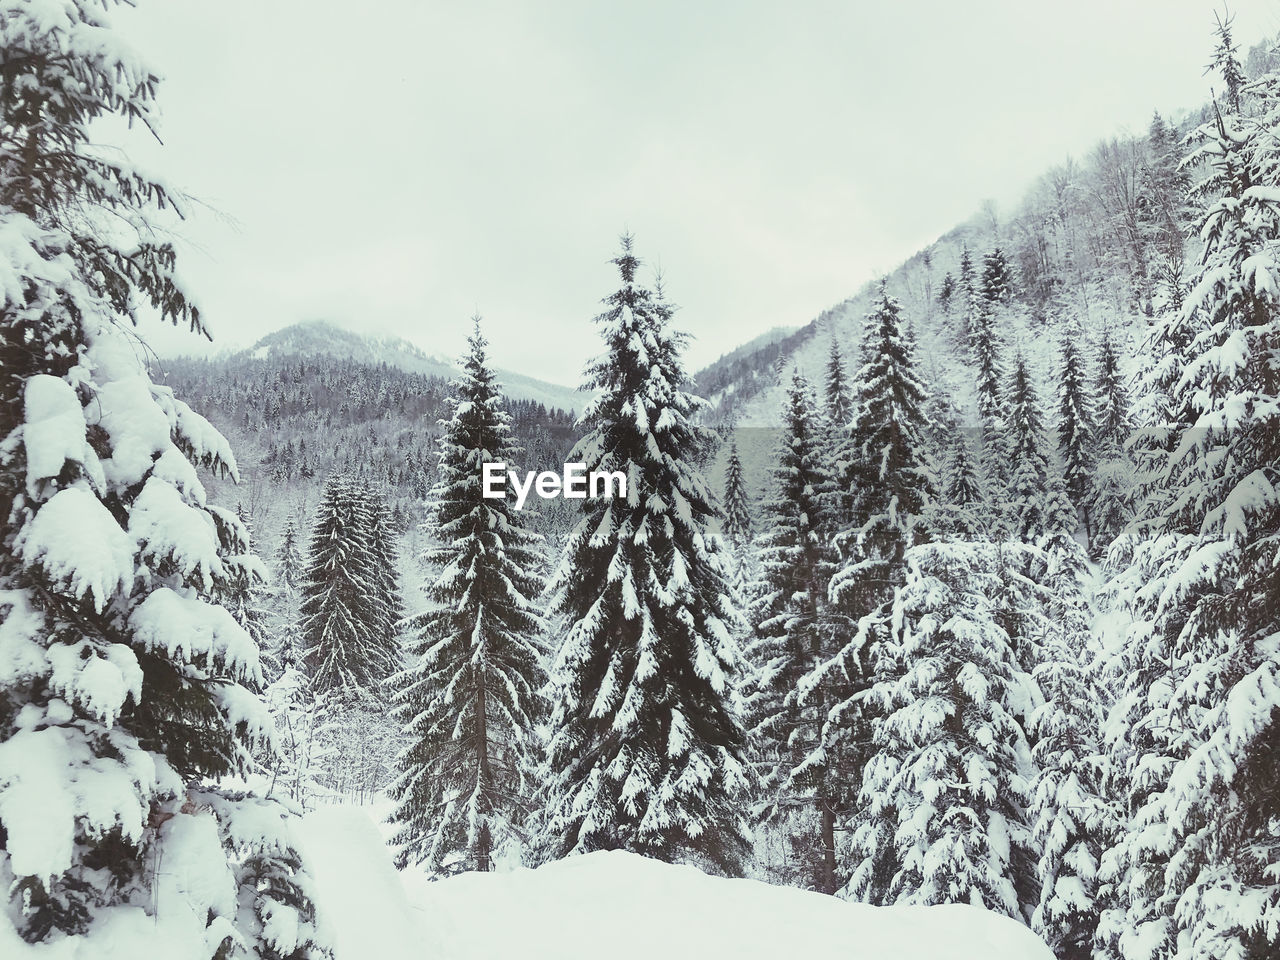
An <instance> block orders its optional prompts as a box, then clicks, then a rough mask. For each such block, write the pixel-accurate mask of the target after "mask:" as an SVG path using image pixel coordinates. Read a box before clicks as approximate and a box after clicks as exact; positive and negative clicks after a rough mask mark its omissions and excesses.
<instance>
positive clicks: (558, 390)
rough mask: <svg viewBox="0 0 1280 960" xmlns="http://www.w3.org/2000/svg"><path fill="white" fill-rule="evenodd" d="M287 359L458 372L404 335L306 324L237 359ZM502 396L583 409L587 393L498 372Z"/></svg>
mask: <svg viewBox="0 0 1280 960" xmlns="http://www.w3.org/2000/svg"><path fill="white" fill-rule="evenodd" d="M288 357H312V358H314V357H333V358H335V359H341V360H348V361H352V362H354V363H360V364H365V365H369V366H377V365H378V364H383V363H385V364H387V365H388V366H391V367H396V368H398V369H400V370H404V371H405V372H407V373H419V374H422V375H423V376H428V377H439V378H441V379H444V380H451V379H453V378H454V377H455V376H457V375H458V368H457V366H456V365H455V364H454V362H453V361H452V360H451V359H447V358H445V357H441V356H438V355H436V354H431V353H427V352H426V351H425V350H423V349H421V348H420V347H418V346H415V345H414V344H412V343H410V342H409V341H408V340H405V339H404V338H403V337H379V336H367V335H365V334H361V333H357V332H355V331H352V330H348V329H346V328H344V327H340V326H338V325H337V324H334V323H330V322H329V321H327V320H306V321H303V322H301V323H295V324H292V325H290V326H288V327H285V328H283V329H281V330H276V331H275V332H273V333H269V334H267V335H266V336H265V337H263V338H262V339H261V340H259V341H258V342H257V343H255V344H254V345H253V346H251V347H249V348H248V349H247V350H241V351H239V352H237V353H234V354H232V355H231V359H232V360H233V361H234V360H245V359H253V360H283V359H286V358H288ZM497 373H498V378H499V379H500V380H501V381H502V384H503V392H504V393H506V395H507V396H508V397H510V398H512V399H513V400H532V401H533V402H534V403H540V404H542V405H543V406H544V407H546V408H548V409H549V410H550V409H556V408H558V409H560V410H564V411H565V412H569V411H581V410H582V408H583V405H584V404H585V403H586V401H587V400H588V399H589V395H588V394H585V393H583V392H581V391H579V390H575V389H573V388H572V387H565V386H561V385H560V384H556V383H548V382H546V381H545V380H538V379H536V378H534V377H529V376H526V375H524V374H522V373H516V372H514V371H509V370H499V371H497Z"/></svg>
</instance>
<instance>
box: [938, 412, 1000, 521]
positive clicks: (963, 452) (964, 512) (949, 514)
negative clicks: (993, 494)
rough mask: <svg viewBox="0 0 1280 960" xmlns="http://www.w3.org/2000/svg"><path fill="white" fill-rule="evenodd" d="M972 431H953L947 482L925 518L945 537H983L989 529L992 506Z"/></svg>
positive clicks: (957, 429) (958, 429)
mask: <svg viewBox="0 0 1280 960" xmlns="http://www.w3.org/2000/svg"><path fill="white" fill-rule="evenodd" d="M968 433H969V431H966V430H964V429H961V428H956V429H955V430H954V431H953V433H952V441H951V451H950V459H949V462H948V464H947V473H946V483H945V485H944V487H943V489H942V495H941V496H940V497H939V498H938V502H937V503H936V504H935V505H934V508H933V510H932V511H931V512H929V513H928V514H927V519H926V521H925V523H926V526H928V527H929V528H930V530H931V531H933V532H934V533H936V535H937V536H938V537H939V538H941V539H952V540H982V539H985V538H986V535H987V533H988V532H989V531H988V528H989V526H990V523H989V519H988V513H989V506H990V505H989V503H988V500H987V495H986V490H985V489H984V488H983V483H982V473H981V468H980V466H979V464H978V461H977V459H976V458H975V457H974V456H973V451H972V449H971V447H970V443H969V437H968V435H967V434H968Z"/></svg>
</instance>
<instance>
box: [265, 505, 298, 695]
mask: <svg viewBox="0 0 1280 960" xmlns="http://www.w3.org/2000/svg"><path fill="white" fill-rule="evenodd" d="M304 564H305V561H304V560H303V557H302V548H301V546H299V543H298V524H297V520H296V519H295V518H294V517H293V515H292V514H290V515H289V516H288V517H286V518H285V522H284V531H283V532H282V533H281V536H280V549H279V552H278V553H277V554H276V565H275V574H276V576H275V595H274V597H273V601H274V602H273V607H274V612H275V617H274V619H273V623H272V631H273V633H274V634H275V638H276V658H277V659H278V660H279V662H280V666H281V668H282V669H288V668H290V667H294V668H296V667H298V666H300V665H301V660H302V631H301V627H300V620H301V617H302V613H301V609H300V605H301V598H302V582H303V575H304V573H305V570H304Z"/></svg>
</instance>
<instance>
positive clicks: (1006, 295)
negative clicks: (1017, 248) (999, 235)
mask: <svg viewBox="0 0 1280 960" xmlns="http://www.w3.org/2000/svg"><path fill="white" fill-rule="evenodd" d="M979 289H980V290H981V293H982V300H983V302H984V303H986V304H988V306H989V307H994V306H998V305H999V304H1004V303H1008V302H1009V301H1010V300H1012V299H1013V267H1011V266H1010V265H1009V261H1008V259H1006V257H1005V255H1004V252H1003V251H1002V250H1001V249H1000V248H999V247H996V248H995V249H994V250H992V251H991V252H990V253H988V254H987V255H986V256H985V257H983V258H982V281H981V285H980V288H979Z"/></svg>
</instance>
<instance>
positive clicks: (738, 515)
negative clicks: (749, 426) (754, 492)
mask: <svg viewBox="0 0 1280 960" xmlns="http://www.w3.org/2000/svg"><path fill="white" fill-rule="evenodd" d="M749 504H750V501H749V498H748V497H747V485H746V482H745V481H744V480H743V477H742V459H741V458H740V457H739V456H738V442H737V441H736V440H733V441H730V444H729V460H728V463H727V464H726V465H725V473H724V524H723V526H724V535H725V539H727V540H728V541H729V543H730V545H731V546H732V547H733V548H734V550H737V551H739V552H741V551H743V550H744V549H745V548H746V547H747V546H748V544H750V542H751V513H750V508H749Z"/></svg>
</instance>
